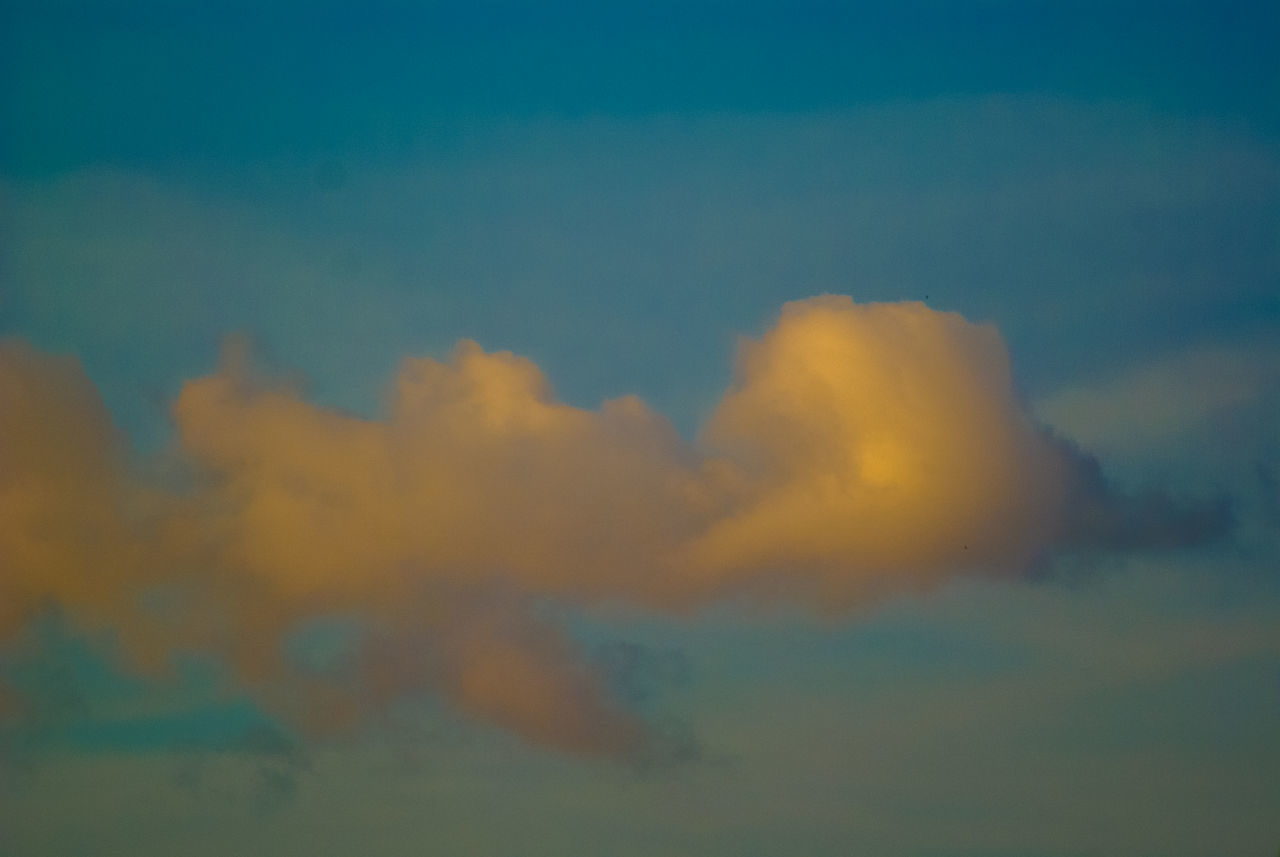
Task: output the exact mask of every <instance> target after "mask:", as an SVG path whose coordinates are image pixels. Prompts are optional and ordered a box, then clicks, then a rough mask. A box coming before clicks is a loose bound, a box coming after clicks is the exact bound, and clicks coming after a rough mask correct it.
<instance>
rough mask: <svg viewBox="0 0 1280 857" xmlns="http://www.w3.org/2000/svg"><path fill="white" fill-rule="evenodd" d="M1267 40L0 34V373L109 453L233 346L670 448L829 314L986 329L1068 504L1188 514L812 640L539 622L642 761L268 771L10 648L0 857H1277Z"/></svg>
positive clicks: (437, 751) (94, 18) (560, 757)
mask: <svg viewBox="0 0 1280 857" xmlns="http://www.w3.org/2000/svg"><path fill="white" fill-rule="evenodd" d="M602 6H603V7H604V8H602ZM1277 44H1280V9H1278V8H1277V7H1276V6H1275V4H1271V3H1263V2H1252V3H1251V2H1228V3H1212V4H1210V3H1199V2H1167V3H1154V2H1152V3H1147V2H1128V0H1121V2H1116V3H1106V4H1103V3H1090V2H1086V3H1058V2H1048V0H1045V2H1039V0H1025V2H1015V0H966V2H956V3H943V2H926V0H912V2H908V3H902V4H885V3H835V2H832V3H800V4H782V3H756V4H752V3H741V4H739V3H728V2H723V3H721V2H697V3H690V4H676V3H671V4H666V3H656V4H630V3H628V4H587V3H551V4H543V5H537V4H532V3H528V4H526V3H498V2H495V3H476V4H471V3H467V4H463V3H456V4H455V3H436V2H428V3H422V4H411V3H374V4H359V5H357V4H347V3H338V2H328V3H316V4H305V3H300V2H296V3H295V2H279V3H273V4H268V8H265V9H262V8H252V9H251V8H249V5H248V4H230V5H227V4H220V3H218V4H214V3H200V2H195V3H182V2H178V0H150V1H148V0H119V2H102V3H94V2H72V1H71V0H56V2H47V3H35V2H27V0H12V2H8V3H4V4H3V8H2V9H0V128H3V129H5V130H4V132H3V133H0V336H6V337H7V336H16V337H22V338H24V339H27V340H29V341H30V342H32V343H34V344H35V345H36V346H38V347H40V348H43V349H48V350H51V351H55V352H60V353H70V354H73V355H75V356H77V357H78V358H79V359H80V360H81V361H82V363H83V365H84V368H85V371H86V372H87V374H88V375H89V376H90V378H91V379H92V380H93V381H94V383H95V384H96V385H97V387H98V389H99V390H100V392H101V393H102V396H103V398H104V400H105V401H106V403H107V405H108V407H109V408H110V410H111V412H112V415H113V417H114V419H115V420H116V423H117V424H118V425H119V426H120V428H121V429H122V431H123V432H124V433H125V436H126V437H127V438H128V439H129V441H130V443H131V444H132V447H133V450H134V452H135V453H136V455H137V456H138V457H139V458H140V459H146V457H147V456H154V455H157V454H163V451H164V450H165V449H166V447H167V444H169V443H170V442H171V440H172V426H171V425H170V422H169V417H168V408H169V406H170V404H171V403H172V400H173V398H174V397H175V396H176V395H177V393H178V392H179V390H180V388H181V385H182V383H183V382H184V381H185V380H187V379H190V378H192V377H195V376H197V375H200V374H203V373H206V372H208V371H210V370H211V369H212V368H213V367H214V365H215V364H216V361H217V356H218V349H219V343H220V342H221V341H222V340H223V337H225V336H226V335H227V334H228V333H233V332H247V333H248V334H249V335H250V336H251V337H252V338H253V339H254V341H255V342H256V343H257V345H258V347H259V351H260V352H261V354H262V355H263V358H262V359H263V360H264V361H265V362H266V363H268V364H270V365H272V366H274V367H277V368H283V369H285V370H289V371H296V372H297V373H298V374H300V375H301V376H303V377H305V378H306V383H307V389H308V396H309V397H310V398H312V399H313V400H316V401H319V402H321V403H324V404H326V405H331V406H334V407H338V408H342V409H345V410H348V411H353V412H356V413H359V414H363V415H367V416H375V415H377V414H379V413H380V411H381V408H382V407H383V406H384V403H385V400H386V398H387V390H388V385H389V384H390V382H391V380H392V377H393V375H394V372H395V369H396V366H397V365H398V363H399V361H400V360H402V359H403V358H405V357H407V356H412V355H431V356H435V357H437V358H443V357H444V356H445V355H446V354H447V353H448V352H449V349H450V348H451V347H452V346H453V344H454V343H455V342H456V341H457V340H458V339H459V338H463V337H467V338H473V339H476V340H477V341H479V342H480V343H481V345H483V346H484V347H485V348H486V349H488V350H503V349H509V350H511V351H514V352H515V353H517V354H522V355H526V356H528V357H530V358H531V359H532V360H533V361H534V362H535V363H536V364H537V365H538V366H539V367H541V368H542V369H543V371H545V372H546V374H547V376H548V377H549V379H550V380H551V382H552V383H553V384H554V386H555V388H556V391H557V394H558V395H559V397H560V398H561V399H563V400H564V401H566V402H569V403H571V404H574V405H578V406H581V407H584V408H596V407H598V406H599V404H600V402H601V401H602V400H604V399H606V398H611V397H615V396H619V395H623V394H627V393H636V394H638V395H640V396H641V397H642V398H643V399H644V400H645V401H646V402H647V403H649V404H650V405H651V406H652V407H653V408H654V409H655V410H656V411H658V412H659V413H661V414H664V415H666V416H667V417H669V418H670V419H671V420H672V422H673V423H674V424H675V426H676V428H677V429H678V430H679V432H680V433H681V434H682V435H683V436H684V437H685V438H686V439H693V438H694V437H696V436H697V434H698V432H699V431H700V428H701V426H702V425H703V423H704V420H705V419H706V418H707V416H708V414H709V413H710V410H711V409H712V408H713V407H714V405H715V403H716V401H717V399H718V398H719V397H720V395H721V393H722V392H723V390H724V389H725V387H726V386H727V385H728V384H729V383H730V380H731V374H732V359H733V350H734V347H735V343H736V342H737V340H738V337H740V336H742V335H753V336H754V335H758V334H760V333H761V332H762V331H764V330H765V329H766V328H768V327H769V326H770V325H771V324H772V322H773V320H774V319H775V318H776V315H777V313H778V311H779V308H780V306H781V305H782V304H783V303H785V302H787V301H790V300H796V299H800V298H805V297H809V296H812V295H817V294H824V293H834V294H848V295H851V296H853V298H854V300H855V301H858V302H867V301H896V300H922V301H924V302H926V303H927V304H929V305H930V306H932V307H935V308H938V309H943V310H954V311H957V312H960V313H962V314H963V315H964V316H966V317H967V318H969V319H971V320H974V321H990V322H993V323H994V324H995V325H996V327H997V328H998V329H999V330H1000V332H1001V334H1002V335H1003V336H1004V338H1005V340H1006V341H1007V343H1008V345H1009V349H1010V352H1011V357H1012V361H1013V372H1014V377H1015V382H1016V384H1017V387H1018V390H1019V393H1020V395H1021V396H1022V397H1023V399H1024V400H1025V402H1026V403H1027V406H1028V408H1029V409H1030V410H1031V411H1032V412H1033V413H1035V414H1037V415H1038V416H1039V417H1040V418H1041V419H1042V420H1044V421H1045V422H1047V423H1048V424H1049V426H1050V427H1051V428H1052V429H1053V430H1055V431H1056V432H1058V433H1059V434H1061V435H1062V436H1064V437H1066V438H1068V439H1074V440H1075V441H1077V442H1078V443H1080V444H1081V445H1082V446H1083V447H1084V448H1085V451H1086V452H1088V453H1090V454H1093V455H1096V456H1097V457H1098V460H1099V462H1100V467H1101V469H1102V472H1103V473H1104V474H1105V475H1106V476H1107V477H1108V478H1109V479H1111V480H1112V481H1113V482H1114V483H1115V484H1118V485H1123V486H1125V487H1126V488H1132V489H1134V490H1139V491H1142V490H1153V491H1166V492H1168V493H1169V494H1170V495H1171V496H1173V497H1175V498H1176V499H1178V500H1180V501H1186V502H1191V503H1193V502H1199V501H1208V500H1214V499H1217V498H1227V501H1228V502H1229V504H1230V508H1231V511H1232V517H1233V520H1234V525H1233V527H1232V529H1231V532H1230V533H1229V534H1227V535H1226V536H1224V537H1222V538H1220V539H1218V540H1216V541H1213V542H1212V543H1209V544H1202V545H1197V546H1194V547H1191V548H1176V549H1157V548H1150V549H1145V550H1137V551H1133V552H1128V553H1115V552H1107V551H1083V550H1081V551H1077V552H1074V553H1071V554H1070V555H1067V554H1054V555H1050V556H1046V557H1044V558H1043V560H1042V561H1041V562H1039V563H1038V564H1037V565H1036V567H1035V568H1034V569H1033V570H1032V571H1031V572H1030V573H1028V574H1026V575H1024V576H1022V577H1019V578H1017V579H1003V580H963V579H962V580H958V581H956V582H954V583H952V584H949V585H947V586H944V587H941V588H940V589H939V590H937V591H934V592H929V593H923V594H915V595H910V596H898V597H894V598H891V599H889V600H888V601H887V602H886V603H884V604H881V605H878V606H875V607H868V608H865V609H861V610H859V611H856V612H854V613H853V614H851V615H845V614H839V615H831V616H822V615H812V614H811V613H809V612H806V611H804V610H801V609H799V608H797V607H795V606H793V605H792V606H781V607H776V608H775V607H763V608H762V607H760V606H759V605H749V604H740V603H728V604H721V605H719V606H716V607H713V608H710V609H707V610H706V611H704V612H695V613H692V614H690V615H678V616H674V615H667V614H658V613H654V612H647V611H645V610H642V609H640V608H638V607H636V606H635V605H631V604H626V603H621V604H614V603H610V604H606V605H603V606H602V605H591V606H583V605H581V604H575V603H562V602H556V601H555V600H549V601H548V602H547V603H544V604H540V605H539V609H541V610H545V611H546V613H547V615H549V616H551V617H554V618H555V619H556V621H558V622H560V623H561V624H562V625H563V626H564V627H566V628H568V629H570V632H571V634H572V636H573V637H574V638H575V639H576V640H578V641H580V642H581V644H582V646H583V648H584V650H585V651H586V652H587V653H588V655H589V656H590V658H591V659H592V663H593V664H595V665H596V668H597V669H598V670H599V671H600V674H601V675H603V676H605V678H606V680H607V682H608V683H609V685H610V687H611V689H612V690H613V691H614V693H615V695H616V696H617V697H618V698H619V699H621V700H623V701H624V702H625V704H626V705H627V706H628V707H629V709H630V710H632V711H634V712H636V713H638V714H639V715H641V716H643V717H644V718H645V719H646V721H648V722H650V723H652V724H655V727H656V728H657V729H658V730H659V731H660V732H661V733H662V734H663V735H664V736H665V737H666V738H667V739H669V744H670V747H668V748H667V749H668V750H669V751H670V752H668V753H667V754H666V755H665V756H662V757H661V758H654V759H647V760H640V761H638V762H637V761H625V762H618V761H607V760H606V761H601V760H583V759H580V758H577V757H574V756H572V755H566V754H562V753H558V752H555V751H551V750H547V749H543V748H538V747H533V746H529V745H527V744H525V743H523V742H521V741H520V740H519V739H518V738H516V737H513V736H512V735H510V734H507V733H505V732H503V731H501V730H499V729H496V728H492V727H489V726H486V725H483V724H480V723H477V722H472V721H469V720H468V719H466V718H465V717H463V716H461V715H459V714H457V713H456V712H453V711H451V710H450V709H449V707H448V705H447V704H445V703H444V702H442V700H440V699H437V698H435V696H434V695H432V694H430V693H424V694H417V695H409V696H406V697H405V698H404V699H400V700H398V701H396V702H395V704H394V705H392V706H391V707H390V708H389V709H388V710H387V711H386V712H384V713H383V716H382V717H381V719H379V720H378V721H377V722H375V723H373V724H372V725H371V726H369V727H368V728H367V729H365V730H363V731H360V732H358V733H357V734H352V735H343V736H340V737H337V738H324V739H318V738H313V737H306V736H303V735H301V734H296V733H295V732H294V731H293V730H292V729H291V727H290V726H288V725H287V724H285V723H282V722H280V721H279V720H278V719H277V718H275V717H274V716H272V715H271V714H269V713H268V711H269V708H270V707H269V705H267V704H266V703H265V702H264V696H263V693H262V689H261V688H254V687H251V686H246V685H245V684H244V683H243V682H241V681H240V680H239V679H237V678H236V676H235V675H234V674H233V672H232V670H231V669H230V668H229V667H228V666H227V665H225V664H221V663H217V662H211V661H209V660H202V659H201V658H200V657H199V656H197V655H192V656H191V657H190V658H189V659H184V660H181V661H180V662H179V663H178V664H176V665H175V667H174V669H173V670H172V671H171V672H170V673H168V674H164V675H150V676H140V675H138V673H137V671H136V670H134V669H132V668H131V667H130V666H129V665H128V664H127V663H126V662H125V660H124V659H123V658H122V657H121V656H120V654H119V652H118V651H117V650H116V647H115V646H114V644H113V641H112V637H111V632H110V630H109V629H105V630H104V629H101V628H94V629H87V628H79V627H75V626H74V623H70V622H67V621H65V620H64V619H60V618H59V617H58V615H57V611H56V609H54V610H53V611H52V613H51V615H50V616H48V617H46V618H44V619H41V620H39V621H38V622H36V623H33V625H32V626H31V627H29V628H27V629H26V630H25V632H24V633H23V634H22V635H20V637H19V638H18V639H17V640H14V641H10V642H9V643H3V644H0V676H3V677H4V678H5V679H6V682H7V683H8V684H9V685H10V686H11V687H12V688H14V689H15V690H16V692H17V693H18V694H19V695H21V696H22V698H23V699H24V700H26V702H25V703H24V705H25V707H24V708H22V709H21V711H22V712H23V713H21V714H15V713H13V711H12V710H8V709H5V708H3V707H0V853H3V854H13V855H20V857H27V855H31V857H44V855H74V854H84V853H90V852H92V853H96V854H122V855H123V854H129V855H138V857H148V855H153V854H154V855H163V854H173V853H183V854H191V855H199V854H209V855H214V854H229V853H235V854H243V855H267V854H271V855H290V854H311V853H357V852H358V853H362V854H368V855H370V857H383V855H387V857H391V855H409V854H422V853H430V854H446V855H449V854H458V855H465V854H483V855H535V854H548V855H551V854H555V855H576V854H582V855H601V854H611V855H637V857H638V855H657V854H662V855H707V857H711V856H712V855H719V854H724V855H735V857H742V855H753V854H759V855H776V854H805V855H828V854H829V855H849V854H874V855H886V857H893V855H904V857H906V855H911V857H926V855H928V856H929V857H977V855H988V856H989V855H1006V854H1007V855H1013V854H1017V855H1027V857H1034V855H1045V857H1050V856H1051V855H1052V857H1066V855H1151V857H1155V855H1161V857H1165V855H1188V857H1190V855H1203V854H1216V855H1222V857H1234V856H1235V855H1240V857H1245V855H1251V854H1274V853H1275V850H1276V848H1277V847H1280V824H1278V823H1277V821H1276V815H1277V814H1276V807H1280V780H1277V778H1276V776H1275V772H1276V771H1277V770H1280V728H1277V727H1280V572H1278V570H1280V489H1278V488H1277V485H1278V484H1280V62H1277V60H1276V57H1275V55H1274V54H1275V46H1276V45H1277ZM1133 402H1140V403H1141V404H1140V406H1132V403H1133ZM4 573H5V572H4V569H2V568H0V575H3V574H4ZM366 630H367V629H365V628H363V627H362V626H361V625H360V623H359V622H358V621H356V620H352V619H351V618H350V617H344V616H336V617H334V616H329V617H322V618H321V619H320V620H318V622H317V624H314V625H307V624H306V623H302V625H301V626H300V627H299V628H297V629H295V631H294V635H293V636H291V637H290V638H289V639H288V640H286V641H283V642H282V645H283V646H285V647H286V650H287V654H288V657H290V658H294V659H296V660H297V661H298V662H299V663H301V664H303V666H304V667H306V668H311V669H317V670H328V669H332V670H341V669H347V668H354V667H351V666H350V663H348V661H347V660H344V659H345V658H348V657H349V656H351V650H352V649H353V648H354V647H355V646H357V645H358V640H359V639H360V638H361V634H362V633H365V631H366ZM419 654H421V653H420V652H412V651H411V652H407V653H406V656H407V657H414V656H416V655H419Z"/></svg>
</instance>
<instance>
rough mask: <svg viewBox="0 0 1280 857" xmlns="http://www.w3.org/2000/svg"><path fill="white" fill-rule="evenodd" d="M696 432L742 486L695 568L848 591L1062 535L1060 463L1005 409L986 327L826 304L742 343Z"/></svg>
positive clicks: (1003, 371)
mask: <svg viewBox="0 0 1280 857" xmlns="http://www.w3.org/2000/svg"><path fill="white" fill-rule="evenodd" d="M706 441H707V443H708V444H709V445H711V446H712V447H713V448H717V449H721V450H724V451H725V454H727V455H728V456H730V457H731V458H734V459H735V460H737V461H739V462H741V466H742V468H743V470H744V472H745V474H746V476H745V481H746V482H747V487H746V490H745V496H744V497H743V498H742V500H741V501H740V502H739V504H738V506H737V508H736V509H735V511H734V513H733V514H731V515H729V516H727V517H725V518H724V519H722V520H719V521H717V522H715V524H714V525H713V526H712V527H711V528H710V530H709V531H708V532H707V533H706V534H705V535H704V536H702V537H701V538H700V540H699V541H698V543H697V545H696V546H695V547H694V549H693V552H694V555H695V556H696V557H697V560H698V562H699V563H700V564H703V565H710V566H714V567H721V568H742V567H749V566H756V567H759V566H767V567H772V568H775V569H790V568H794V567H796V566H797V565H799V566H801V567H806V568H811V569H815V571H814V572H813V573H816V574H818V575H819V576H820V577H821V579H822V581H823V584H824V587H825V589H826V590H827V594H828V595H829V597H834V598H837V599H842V600H855V601H856V600H859V599H861V598H864V597H867V596H868V595H872V596H874V594H876V593H877V592H884V591H892V590H894V589H897V588H899V587H901V586H904V585H911V583H912V582H914V581H918V580H923V579H928V578H931V577H936V576H942V575H945V574H948V573H951V572H954V571H955V570H957V569H964V568H968V569H985V570H999V569H1009V568H1018V567H1020V566H1022V565H1025V563H1027V562H1028V561H1029V560H1030V559H1031V558H1032V557H1033V556H1034V555H1035V553H1036V552H1037V551H1039V550H1041V549H1043V548H1044V547H1045V546H1046V545H1047V544H1048V543H1049V542H1050V541H1052V540H1053V539H1054V538H1055V537H1056V536H1058V535H1059V534H1060V533H1061V525H1062V508H1063V505H1064V502H1065V499H1066V494H1067V491H1068V489H1069V481H1070V479H1071V476H1072V474H1071V469H1072V467H1073V464H1074V462H1073V460H1072V459H1071V457H1070V456H1069V454H1068V452H1067V451H1066V449H1065V448H1064V447H1063V446H1062V445H1061V444H1058V443H1056V442H1054V441H1053V440H1052V439H1051V438H1049V437H1048V436H1047V435H1046V434H1045V433H1044V432H1043V431H1042V430H1040V429H1039V428H1037V427H1036V426H1035V425H1034V424H1033V423H1032V422H1031V421H1030V420H1029V419H1028V417H1027V416H1026V414H1025V413H1024V411H1023V410H1022V407H1021V405H1020V403H1019V402H1018V401H1017V399H1016V398H1015V396H1014V393H1013V389H1012V386H1011V381H1010V373H1009V359H1008V354H1007V352H1006V350H1005V347H1004V343H1003V342H1002V341H1001V339H1000V336H999V334H998V333H997V332H996V330H995V329H994V328H993V327H991V326H987V325H974V324H971V323H969V322H967V321H965V320H964V319H963V318H961V317H960V316H958V315H955V314H952V313H941V312H935V311H933V310H931V309H929V308H927V307H926V306H924V305H923V304H873V305H867V306H858V305H855V304H854V303H853V302H852V301H851V300H849V299H848V298H835V297H830V298H820V299H816V300H813V301H806V302H801V303H794V304H789V305H788V306H787V307H786V308H785V309H784V310H783V314H782V318H781V320H780V321H779V323H778V325H777V326H776V327H775V328H774V329H773V330H771V331H770V332H769V333H768V334H766V335H765V336H764V337H763V338H762V339H761V340H759V341H754V342H747V343H745V344H744V345H743V347H742V349H741V352H740V354H739V358H738V378H737V381H736V383H735V385H734V387H733V389H731V390H730V391H729V392H728V394H727V395H726V396H725V398H724V400H723V401H722V402H721V404H720V407H719V409H718V410H717V411H716V413H715V415H714V416H713V418H712V420H711V423H710V425H709V427H708V429H707V432H706Z"/></svg>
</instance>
